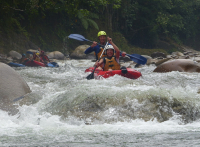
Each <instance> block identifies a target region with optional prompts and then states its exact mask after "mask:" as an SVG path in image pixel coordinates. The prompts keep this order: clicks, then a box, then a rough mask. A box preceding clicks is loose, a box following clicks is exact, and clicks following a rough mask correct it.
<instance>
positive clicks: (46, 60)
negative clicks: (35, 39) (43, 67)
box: [40, 50, 50, 64]
mask: <svg viewBox="0 0 200 147" xmlns="http://www.w3.org/2000/svg"><path fill="white" fill-rule="evenodd" d="M40 58H41V59H42V60H43V62H44V63H45V64H48V63H49V62H50V60H49V58H48V56H47V55H45V54H44V51H42V50H40Z"/></svg>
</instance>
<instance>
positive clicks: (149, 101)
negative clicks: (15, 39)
mask: <svg viewBox="0 0 200 147" xmlns="http://www.w3.org/2000/svg"><path fill="white" fill-rule="evenodd" d="M59 65H60V67H59V68H16V71H17V72H18V73H19V74H20V75H21V76H22V77H23V78H24V79H25V80H26V82H27V83H28V85H29V86H30V88H31V90H32V92H31V93H30V94H28V95H27V96H26V97H25V98H24V99H22V100H21V101H22V102H23V103H24V105H20V106H19V113H18V114H17V115H14V116H10V115H8V113H7V112H4V111H0V114H1V115H0V117H1V121H0V136H1V137H0V146H48V145H49V146H98V147H99V146H197V145H198V144H199V143H200V141H199V138H198V134H199V131H200V125H199V118H200V113H199V110H200V108H199V106H200V102H199V101H200V95H199V93H198V90H199V88H200V84H199V83H200V79H199V75H200V74H199V73H180V72H169V73H153V72H152V71H153V70H154V68H155V67H154V66H149V67H148V66H144V67H143V68H140V69H137V70H139V71H140V72H141V73H142V75H143V76H142V77H140V78H139V79H136V80H131V79H127V78H125V77H120V76H118V75H116V76H114V77H110V78H108V79H101V80H94V79H93V80H87V79H86V76H87V75H88V73H84V70H85V69H86V68H88V67H90V66H92V65H93V63H92V62H90V61H89V60H67V61H65V62H59ZM20 103H21V102H20Z"/></svg>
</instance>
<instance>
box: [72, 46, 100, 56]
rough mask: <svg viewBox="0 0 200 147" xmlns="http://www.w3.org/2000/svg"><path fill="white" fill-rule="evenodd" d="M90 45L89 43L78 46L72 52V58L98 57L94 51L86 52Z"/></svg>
mask: <svg viewBox="0 0 200 147" xmlns="http://www.w3.org/2000/svg"><path fill="white" fill-rule="evenodd" d="M88 47H90V46H89V45H80V46H78V47H77V48H76V49H75V50H74V51H73V52H72V53H71V54H70V58H72V59H96V57H95V55H94V52H92V53H90V54H85V53H84V52H85V50H86V49H87V48H88Z"/></svg>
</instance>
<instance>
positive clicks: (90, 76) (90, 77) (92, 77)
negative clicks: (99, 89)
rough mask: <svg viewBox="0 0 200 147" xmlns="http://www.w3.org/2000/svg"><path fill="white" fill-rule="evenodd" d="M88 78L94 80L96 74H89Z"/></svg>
mask: <svg viewBox="0 0 200 147" xmlns="http://www.w3.org/2000/svg"><path fill="white" fill-rule="evenodd" d="M86 78H87V79H88V80H90V79H94V72H92V73H91V74H89V75H88V76H87V77H86Z"/></svg>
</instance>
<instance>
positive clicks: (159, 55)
mask: <svg viewBox="0 0 200 147" xmlns="http://www.w3.org/2000/svg"><path fill="white" fill-rule="evenodd" d="M151 57H152V58H158V57H163V58H166V54H165V53H162V52H154V53H152V54H151Z"/></svg>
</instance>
